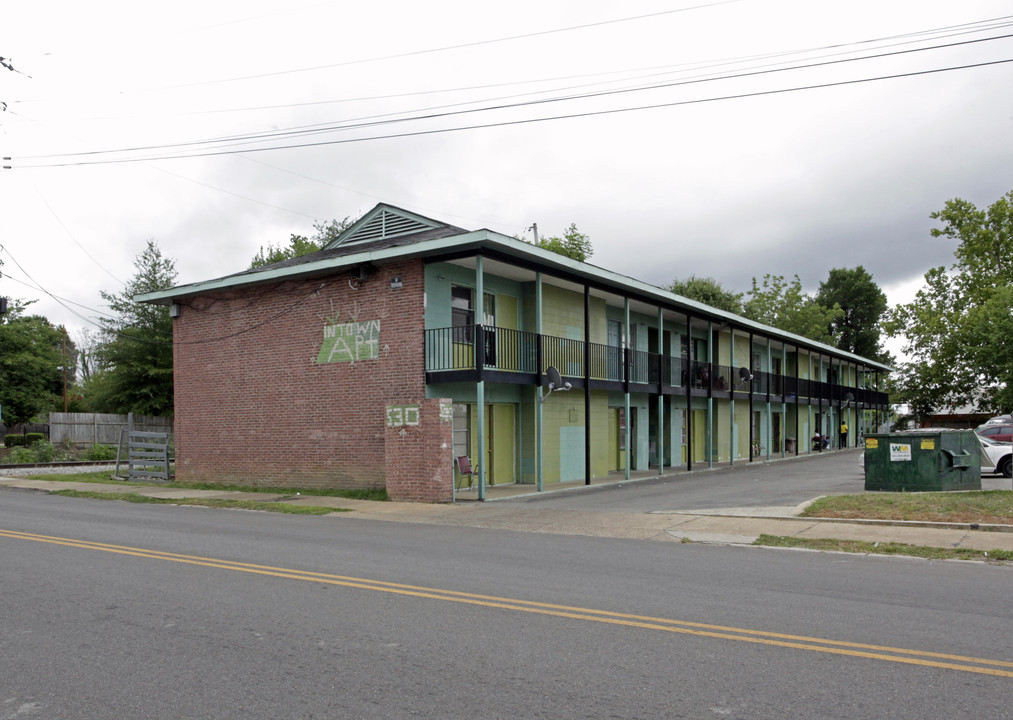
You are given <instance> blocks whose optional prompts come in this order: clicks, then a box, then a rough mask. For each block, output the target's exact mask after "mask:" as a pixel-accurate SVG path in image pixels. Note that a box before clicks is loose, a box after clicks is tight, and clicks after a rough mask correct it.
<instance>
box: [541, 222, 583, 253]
mask: <svg viewBox="0 0 1013 720" xmlns="http://www.w3.org/2000/svg"><path fill="white" fill-rule="evenodd" d="M531 244H532V245H535V246H536V247H540V248H544V249H546V250H551V251H552V252H554V253H558V254H560V255H565V256H566V257H568V258H573V259H574V260H579V261H581V262H584V261H586V260H587V259H588V258H589V257H591V256H592V255H593V254H594V248H593V247H591V238H590V237H588V236H587V235H585V234H584V233H582V232H580V230H578V229H577V225H576V223H570V227H568V228H567V229H566V232H564V233H563V237H561V238H560V237H543V238H539V240H538V242H535V243H531Z"/></svg>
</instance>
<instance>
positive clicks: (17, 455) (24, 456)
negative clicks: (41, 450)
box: [4, 446, 38, 465]
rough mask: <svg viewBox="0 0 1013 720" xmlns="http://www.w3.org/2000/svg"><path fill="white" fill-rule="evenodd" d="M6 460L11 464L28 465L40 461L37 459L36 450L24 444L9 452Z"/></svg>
mask: <svg viewBox="0 0 1013 720" xmlns="http://www.w3.org/2000/svg"><path fill="white" fill-rule="evenodd" d="M4 462H5V463H10V464H11V465H27V464H29V463H33V462H38V461H37V460H36V459H35V451H34V450H32V449H31V448H26V447H24V446H18V447H15V448H14V449H13V450H11V451H10V452H9V453H7V457H5V458H4Z"/></svg>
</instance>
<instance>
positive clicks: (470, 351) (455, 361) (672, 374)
mask: <svg viewBox="0 0 1013 720" xmlns="http://www.w3.org/2000/svg"><path fill="white" fill-rule="evenodd" d="M425 353H426V382H427V383H428V384H435V383H448V382H477V381H478V380H486V381H489V382H501V383H509V384H524V385H542V384H544V383H545V370H546V368H548V367H549V366H553V367H555V368H556V369H558V370H559V372H560V375H562V376H563V378H564V379H565V380H566V381H567V382H569V383H570V384H571V385H572V386H573V387H575V388H583V387H584V386H585V383H586V382H589V383H590V386H591V388H592V389H598V390H617V391H627V392H643V393H650V394H656V395H658V394H660V395H689V396H692V397H715V398H726V399H739V400H742V399H748V398H749V397H750V395H751V396H752V397H753V398H754V399H759V400H761V401H764V402H767V401H769V402H778V403H781V402H784V403H795V402H800V403H802V404H817V403H819V404H835V405H836V404H841V403H845V402H848V403H849V404H851V403H854V406H857V407H859V408H863V407H864V408H878V409H886V407H887V403H888V401H889V399H888V397H887V394H886V393H883V392H878V391H875V390H867V389H864V388H855V387H849V386H845V385H837V384H831V383H824V382H818V381H816V380H806V379H802V378H795V377H787V376H784V375H774V374H772V373H767V372H754V373H753V374H752V377H751V378H749V377H747V376H745V375H743V374H742V373H741V370H740V368H738V367H732V366H728V365H719V364H717V363H708V362H699V361H693V362H692V363H690V362H688V361H686V360H685V359H683V358H678V357H669V356H665V355H660V354H658V353H649V352H643V351H640V350H626V349H624V348H620V347H615V346H612V345H601V344H598V343H590V344H589V345H588V347H586V348H585V344H584V342H583V341H581V340H571V339H568V338H561V337H553V336H551V335H537V334H535V333H529V332H521V331H519V330H509V329H507V328H497V327H488V326H483V325H473V326H464V327H449V328H435V329H431V330H426V331H425ZM585 365H586V366H587V369H588V371H587V372H585ZM849 395H850V397H849Z"/></svg>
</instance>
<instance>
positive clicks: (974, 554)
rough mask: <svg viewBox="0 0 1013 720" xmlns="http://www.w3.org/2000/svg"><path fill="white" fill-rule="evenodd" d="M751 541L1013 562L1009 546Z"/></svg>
mask: <svg viewBox="0 0 1013 720" xmlns="http://www.w3.org/2000/svg"><path fill="white" fill-rule="evenodd" d="M753 545H764V546H767V547H782V548H803V549H806V550H828V551H834V552H850V553H862V554H866V555H908V556H911V557H920V558H926V559H929V560H981V561H989V562H1001V563H1006V562H1013V552H1011V551H1009V550H974V549H972V548H937V547H926V546H924V545H906V544H904V543H871V542H865V541H862V540H834V539H831V538H799V537H786V536H783V535H761V536H760V537H759V538H757V539H756V541H755V542H754V543H753Z"/></svg>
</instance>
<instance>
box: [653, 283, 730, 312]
mask: <svg viewBox="0 0 1013 720" xmlns="http://www.w3.org/2000/svg"><path fill="white" fill-rule="evenodd" d="M666 289H667V290H668V291H669V292H672V293H675V294H676V295H682V296H683V297H684V298H689V299H690V300H696V301H697V302H702V303H704V304H705V305H710V306H711V307H715V308H717V309H719V310H727V311H728V312H730V313H735V314H736V315H741V314H742V293H733V292H731V291H730V290H725V289H724V288H723V287H721V283H719V282H718V281H717V280H715V279H714V278H709V277H708V278H701V277H697V276H696V275H691V276H690V277H689V279H688V280H679V279H678V278H676V279H675V280H673V281H672V284H671V285H670V286H668V288H666Z"/></svg>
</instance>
